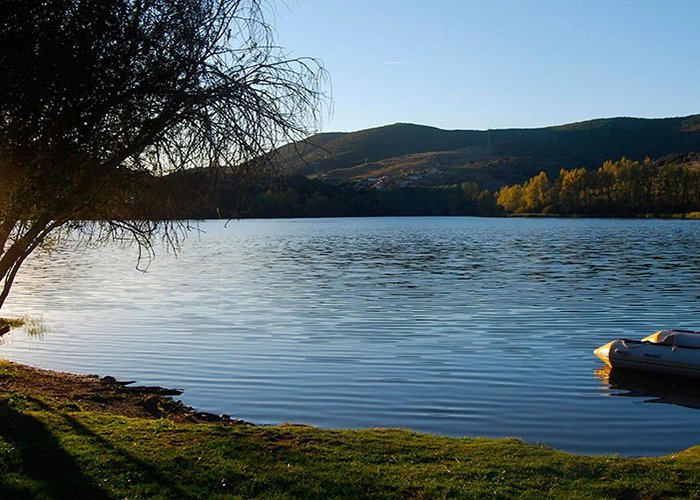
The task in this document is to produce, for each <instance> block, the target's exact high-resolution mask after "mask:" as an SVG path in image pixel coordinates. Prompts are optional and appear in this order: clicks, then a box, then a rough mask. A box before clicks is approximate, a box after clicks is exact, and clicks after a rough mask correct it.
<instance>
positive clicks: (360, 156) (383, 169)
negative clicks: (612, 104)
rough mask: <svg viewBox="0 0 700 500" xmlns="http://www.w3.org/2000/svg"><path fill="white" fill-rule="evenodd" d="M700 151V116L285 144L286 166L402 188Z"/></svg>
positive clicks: (328, 136) (385, 130)
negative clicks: (623, 158)
mask: <svg viewBox="0 0 700 500" xmlns="http://www.w3.org/2000/svg"><path fill="white" fill-rule="evenodd" d="M691 152H700V115H692V116H686V117H679V118H659V119H644V118H606V119H597V120H590V121H585V122H579V123H571V124H566V125H559V126H553V127H545V128H535V129H500V130H442V129H439V128H435V127H428V126H424V125H414V124H409V123H397V124H394V125H387V126H384V127H378V128H372V129H367V130H360V131H357V132H349V133H341V132H337V133H324V134H317V135H314V136H311V137H309V138H308V139H307V140H306V141H304V142H299V143H294V144H289V145H286V146H283V147H282V148H280V149H279V150H278V151H277V153H278V161H279V164H280V166H281V167H282V169H283V171H285V172H287V173H290V174H302V175H305V176H307V177H312V178H319V179H322V180H328V181H332V182H356V183H359V184H363V185H372V184H376V183H377V182H380V183H382V184H383V185H387V186H393V187H400V186H409V185H427V186H430V185H441V184H454V183H459V182H463V181H471V182H477V183H478V184H479V185H481V186H482V187H485V188H490V189H493V188H497V187H499V186H502V185H504V184H512V183H516V182H523V181H524V180H526V179H528V178H530V177H531V176H533V175H535V174H537V173H538V172H540V171H542V170H544V171H546V172H547V173H548V174H550V175H556V174H557V173H558V172H559V170H560V169H561V168H574V167H587V168H589V169H594V168H597V167H599V166H600V165H601V164H602V163H603V162H604V161H605V160H609V159H619V158H621V157H623V156H625V157H627V158H631V159H638V160H641V159H643V158H645V157H650V158H660V157H662V156H667V155H683V154H687V153H691Z"/></svg>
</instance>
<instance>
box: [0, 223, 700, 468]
mask: <svg viewBox="0 0 700 500" xmlns="http://www.w3.org/2000/svg"><path fill="white" fill-rule="evenodd" d="M199 228H200V232H198V233H193V234H191V236H190V238H189V239H188V240H187V241H186V242H185V244H184V246H183V249H182V252H181V253H179V254H178V256H177V257H175V256H173V255H171V254H163V252H160V255H159V256H158V258H157V259H156V260H155V261H154V262H153V263H152V264H151V265H150V267H149V268H148V272H146V273H142V272H140V271H138V270H136V268H135V264H136V251H135V249H134V248H123V247H120V246H117V245H111V246H107V247H101V248H91V249H87V250H78V251H76V249H75V248H73V247H72V246H71V245H66V246H64V247H62V248H60V249H57V250H55V251H53V252H52V253H51V254H43V255H37V256H35V257H34V258H33V259H32V260H31V261H30V262H28V263H27V264H26V267H25V268H24V270H23V271H24V272H23V273H21V274H20V276H19V277H18V280H17V283H16V286H15V288H14V290H13V292H12V294H11V296H10V300H9V302H8V303H7V304H6V307H5V308H4V310H3V314H4V315H8V316H9V315H15V314H17V315H20V314H28V315H31V316H38V317H41V318H42V319H43V321H44V324H45V325H46V327H47V329H48V331H47V332H46V333H44V334H43V335H42V336H41V337H32V336H28V335H26V334H25V333H23V332H22V331H15V332H13V333H11V334H9V335H7V336H6V338H5V342H4V344H3V345H2V346H0V349H2V353H3V355H5V356H6V357H8V358H10V359H13V360H16V361H19V362H23V363H27V364H31V365H36V366H40V367H43V368H49V369H57V370H64V371H72V372H82V373H97V374H101V375H114V376H116V377H117V378H121V379H128V380H137V381H138V383H139V384H148V385H162V386H166V387H177V388H182V389H184V390H185V392H184V394H183V395H182V398H181V399H182V400H183V401H184V402H185V403H186V404H189V405H193V406H195V407H197V408H198V409H201V410H205V411H211V412H215V413H227V414H230V415H231V416H232V417H234V418H241V419H244V420H248V421H251V422H254V423H260V424H263V423H279V422H295V423H306V424H313V425H317V426H322V427H332V428H362V427H403V428H409V429H414V430H419V431H425V432H432V433H439V434H446V435H451V436H492V437H501V436H516V437H520V438H522V439H524V440H526V441H529V442H539V443H544V444H547V445H551V446H554V447H557V448H560V449H563V450H568V451H573V452H580V453H619V454H623V455H640V454H662V453H669V452H674V451H678V450H681V449H683V448H686V447H688V446H691V445H694V444H700V411H698V409H697V408H700V392H698V390H697V389H696V388H695V387H694V385H693V384H687V385H684V384H678V383H676V382H674V381H671V382H668V383H658V379H657V378H655V377H651V378H647V379H645V378H641V377H622V378H620V377H617V378H613V379H612V380H611V379H609V378H608V374H607V373H605V372H604V371H601V370H600V369H601V368H602V367H603V365H602V363H601V362H600V361H599V360H598V359H597V358H596V357H595V356H594V355H593V354H592V350H593V349H594V348H595V347H597V346H598V345H600V344H603V343H605V342H607V341H609V340H612V339H615V338H619V337H630V338H641V337H642V336H645V335H647V334H649V333H651V332H653V331H654V330H658V329H661V328H669V327H676V328H689V329H700V251H699V250H700V223H698V222H693V221H681V220H612V219H611V220H593V219H488V218H483V219H482V218H469V217H464V218H462V217H454V218H435V217H424V218H413V217H410V218H372V219H368V218H364V219H363V218H357V219H304V220H300V219H296V220H243V221H231V222H229V223H228V224H225V223H223V222H220V221H207V222H202V223H200V225H199Z"/></svg>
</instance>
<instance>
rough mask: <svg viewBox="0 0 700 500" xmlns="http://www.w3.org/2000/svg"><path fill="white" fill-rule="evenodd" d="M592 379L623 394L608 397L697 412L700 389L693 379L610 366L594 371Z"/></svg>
mask: <svg viewBox="0 0 700 500" xmlns="http://www.w3.org/2000/svg"><path fill="white" fill-rule="evenodd" d="M595 376H596V377H598V378H599V379H600V380H602V381H603V383H605V384H608V385H609V386H610V389H615V390H621V391H625V392H619V393H618V392H614V393H610V394H609V395H610V396H620V397H638V398H647V400H646V401H644V402H645V403H664V404H673V405H678V406H684V407H686V408H695V409H700V387H699V386H698V381H697V380H695V379H691V378H686V377H674V376H672V375H663V374H658V373H647V372H643V371H638V370H630V369H624V368H615V369H612V368H610V367H609V366H606V367H604V368H601V369H599V370H596V371H595Z"/></svg>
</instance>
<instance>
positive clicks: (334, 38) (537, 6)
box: [269, 0, 700, 131]
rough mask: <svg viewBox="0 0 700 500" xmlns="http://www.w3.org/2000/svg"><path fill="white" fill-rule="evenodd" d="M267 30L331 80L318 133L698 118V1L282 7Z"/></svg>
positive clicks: (375, 2)
mask: <svg viewBox="0 0 700 500" xmlns="http://www.w3.org/2000/svg"><path fill="white" fill-rule="evenodd" d="M269 20H270V21H271V22H272V24H273V25H274V26H275V29H276V31H277V42H278V43H279V44H280V45H282V46H284V47H285V48H286V49H287V50H288V52H290V53H291V55H293V56H313V57H317V58H319V59H321V60H322V61H323V63H324V65H325V67H326V69H327V70H328V71H329V73H330V76H331V93H332V97H333V101H332V102H333V104H332V107H333V110H332V113H331V114H330V116H329V115H328V114H326V115H325V119H324V123H323V130H324V131H351V130H358V129H362V128H368V127H374V126H380V125H386V124H389V123H395V122H412V123H421V124H425V125H433V126H436V127H440V128H448V129H455V128H462V129H472V128H473V129H487V128H510V127H539V126H546V125H555V124H561V123H569V122H574V121H581V120H587V119H591V118H599V117H611V116H639V117H667V116H684V115H689V114H695V113H700V0H666V1H664V0H635V1H628V0H606V1H600V0H588V1H586V0H558V1H554V0H520V1H518V0H433V1H429V0H421V1H418V0H287V1H286V3H284V2H280V3H277V4H276V8H275V12H274V13H273V14H272V16H271V17H270V19H269Z"/></svg>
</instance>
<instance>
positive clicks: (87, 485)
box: [0, 397, 187, 499]
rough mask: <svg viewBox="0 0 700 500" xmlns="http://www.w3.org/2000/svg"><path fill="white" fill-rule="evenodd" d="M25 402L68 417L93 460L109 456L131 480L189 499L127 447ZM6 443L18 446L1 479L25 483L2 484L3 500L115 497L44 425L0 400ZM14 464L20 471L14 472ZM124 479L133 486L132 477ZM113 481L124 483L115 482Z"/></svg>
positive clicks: (38, 403)
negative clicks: (15, 477)
mask: <svg viewBox="0 0 700 500" xmlns="http://www.w3.org/2000/svg"><path fill="white" fill-rule="evenodd" d="M24 400H25V401H27V402H29V403H30V404H31V405H34V406H36V407H39V408H41V409H42V410H44V411H46V412H52V413H53V415H54V416H57V417H60V418H62V419H63V423H65V424H67V425H68V426H70V428H71V429H72V431H73V435H74V436H79V437H80V445H81V446H82V447H83V449H85V450H89V451H88V453H89V454H90V455H96V456H100V457H103V458H104V457H109V461H110V462H111V463H112V465H113V466H114V467H115V468H116V470H118V471H120V472H127V475H133V476H138V483H140V484H142V485H148V486H150V487H151V490H152V491H157V492H158V493H160V494H167V495H168V496H171V497H173V498H184V497H185V496H187V495H186V494H185V492H183V491H182V490H181V489H180V488H178V487H177V486H176V485H174V484H172V478H168V477H166V475H165V474H163V473H162V472H161V471H159V470H158V469H157V468H156V467H154V466H153V465H152V464H151V463H149V462H147V461H144V460H141V459H139V458H137V457H134V456H133V455H132V454H131V453H129V452H128V451H126V450H125V449H124V448H122V447H120V446H118V445H116V444H115V443H112V442H110V441H108V440H107V439H105V438H104V437H102V436H100V435H98V434H96V433H95V432H93V431H92V430H90V429H89V428H87V427H86V426H85V425H83V424H82V423H80V422H79V421H78V420H77V419H75V418H74V417H72V416H70V415H68V414H65V413H59V412H56V411H54V410H53V409H52V408H50V407H48V406H47V405H46V404H45V403H43V402H42V401H40V400H37V399H35V398H27V397H25V398H24ZM0 439H3V440H4V441H5V443H7V444H8V445H10V446H11V447H12V449H13V452H14V455H15V459H14V460H10V461H9V464H8V461H7V460H4V461H3V460H2V459H0V474H2V473H8V472H9V473H11V474H13V473H14V474H18V475H19V477H20V478H22V479H23V481H19V482H17V485H15V486H13V485H12V484H10V481H7V480H5V481H2V482H0V498H3V499H4V498H9V497H13V498H28V497H31V496H35V495H36V494H37V493H40V494H41V495H42V496H43V495H46V496H48V497H50V498H90V499H101V498H111V495H110V494H109V493H108V492H107V491H106V490H104V489H103V488H101V487H100V486H99V485H98V484H96V483H95V481H94V480H93V479H92V478H90V477H88V476H87V475H86V474H85V471H84V470H82V469H81V467H80V465H79V464H78V463H77V462H76V461H75V459H74V458H73V457H72V456H71V455H70V454H69V453H68V452H67V451H66V450H65V449H64V448H63V446H62V445H61V443H60V442H59V441H58V440H57V439H56V437H55V436H54V434H53V433H52V432H51V430H50V429H49V428H48V427H47V426H46V425H45V424H44V423H43V422H41V421H39V420H38V419H36V418H34V417H32V416H31V415H27V414H25V413H22V412H21V411H18V410H16V409H14V408H12V407H11V406H9V405H8V404H7V403H6V402H3V401H0ZM0 453H1V451H0ZM3 462H4V463H3ZM13 464H15V465H17V466H15V467H13V466H12V465H13ZM3 465H4V467H3ZM8 465H9V466H8ZM2 469H5V470H2ZM128 471H131V472H128ZM122 479H126V480H127V481H129V482H130V480H129V479H128V478H122ZM110 480H117V481H119V479H118V478H115V477H112V478H110ZM23 483H25V484H23ZM27 483H28V484H27ZM30 488H31V489H30Z"/></svg>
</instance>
